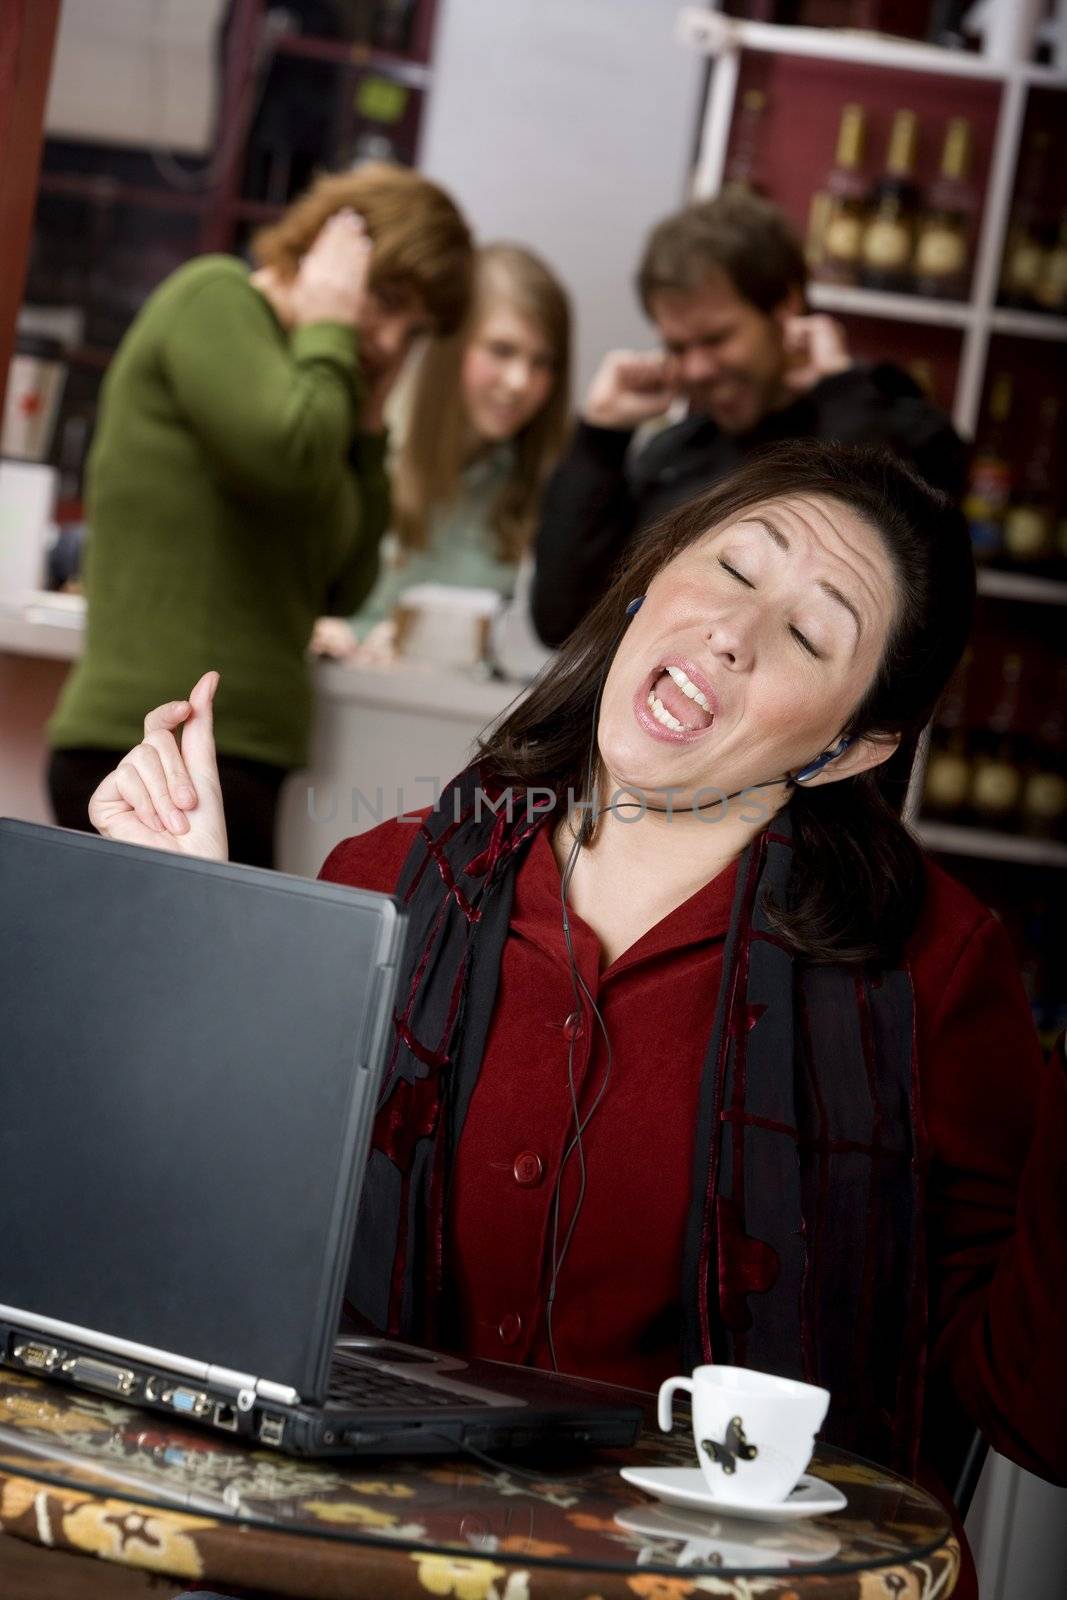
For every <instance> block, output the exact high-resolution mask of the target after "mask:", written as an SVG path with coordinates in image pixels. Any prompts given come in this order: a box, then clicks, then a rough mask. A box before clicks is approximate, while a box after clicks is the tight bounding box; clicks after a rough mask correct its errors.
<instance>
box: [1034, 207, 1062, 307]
mask: <svg viewBox="0 0 1067 1600" xmlns="http://www.w3.org/2000/svg"><path fill="white" fill-rule="evenodd" d="M1034 300H1035V302H1036V303H1037V305H1038V307H1039V308H1040V309H1041V310H1042V311H1051V312H1052V313H1053V314H1054V315H1056V316H1063V315H1064V314H1065V313H1067V216H1063V217H1061V218H1060V225H1059V228H1058V229H1057V231H1056V238H1055V240H1054V242H1053V244H1052V247H1051V249H1050V250H1049V251H1048V252H1047V253H1046V255H1045V256H1044V258H1043V260H1042V263H1041V270H1040V272H1039V273H1038V277H1037V282H1036V283H1035V285H1034Z"/></svg>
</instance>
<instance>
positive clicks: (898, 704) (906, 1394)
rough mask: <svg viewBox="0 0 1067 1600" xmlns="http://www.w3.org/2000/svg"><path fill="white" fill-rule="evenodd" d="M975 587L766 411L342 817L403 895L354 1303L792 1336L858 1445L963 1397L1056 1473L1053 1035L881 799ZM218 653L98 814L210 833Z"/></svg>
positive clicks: (188, 845)
mask: <svg viewBox="0 0 1067 1600" xmlns="http://www.w3.org/2000/svg"><path fill="white" fill-rule="evenodd" d="M973 594H974V574H973V567H972V564H971V558H970V553H969V546H968V542H967V536H966V530H965V528H964V526H963V524H962V522H961V520H960V519H959V518H958V516H957V514H956V513H955V512H954V511H952V510H950V508H949V507H948V506H947V504H946V502H944V500H943V499H942V498H941V497H940V496H939V495H938V494H937V493H936V492H935V491H932V490H930V489H929V488H928V487H927V486H926V485H924V484H923V483H921V482H920V481H919V480H918V479H917V478H916V477H914V476H913V475H912V474H911V473H910V472H909V471H908V470H907V469H906V468H903V467H901V466H900V465H898V464H896V463H894V462H893V461H892V460H890V458H888V457H887V456H884V455H880V454H875V453H870V452H855V451H845V450H841V449H835V448H833V447H826V446H816V445H807V446H804V447H802V448H801V447H790V448H786V449H784V450H781V451H778V452H776V453H775V454H774V455H773V456H770V457H765V458H763V459H761V460H759V461H756V462H753V463H751V464H750V465H748V466H746V467H745V468H744V469H742V471H741V472H740V473H738V474H737V475H735V476H734V477H733V478H732V479H731V480H729V481H728V482H727V483H725V484H722V485H720V486H718V487H717V488H715V489H714V490H713V491H712V492H711V493H709V494H708V495H706V496H705V497H703V498H702V499H700V500H698V501H695V502H693V503H692V504H691V505H690V506H688V507H687V508H684V509H683V510H682V511H681V512H678V513H675V514H672V515H671V516H669V517H668V518H667V519H665V520H664V521H663V522H661V523H660V524H659V525H658V526H657V527H656V528H654V529H652V530H651V531H650V532H649V533H648V534H647V535H646V536H645V537H644V539H643V540H642V541H641V542H640V544H639V545H638V547H637V548H636V549H635V551H634V552H633V553H632V555H631V557H630V560H629V562H628V564H627V567H626V569H625V570H624V571H623V572H622V573H621V574H620V575H619V576H618V578H617V580H616V581H615V583H614V584H613V586H612V588H611V590H610V592H609V593H608V594H607V595H606V596H605V598H604V600H603V601H602V602H601V603H600V605H599V606H598V607H597V609H596V610H595V611H594V612H593V613H592V614H591V616H590V617H589V618H588V619H587V621H586V622H585V623H584V624H583V626H582V628H581V629H580V630H579V631H578V632H577V633H576V634H575V635H574V636H573V637H572V639H571V640H569V641H568V643H567V645H566V647H565V648H564V650H563V651H562V652H561V653H560V655H559V657H558V658H557V659H556V660H555V661H554V662H553V663H552V665H551V666H550V667H549V668H548V669H547V670H546V672H545V673H544V674H543V675H542V677H541V678H540V679H539V680H538V682H537V683H536V684H535V685H534V687H533V689H532V691H531V692H530V694H529V695H528V696H527V697H526V699H525V700H523V701H522V702H521V703H519V704H518V705H517V706H516V708H515V709H514V710H513V711H512V712H511V714H510V715H509V716H508V717H507V718H506V719H505V720H504V722H503V723H502V725H501V726H500V727H499V728H498V729H497V730H496V731H495V732H494V733H492V734H491V735H490V736H489V737H488V738H487V739H486V740H485V741H484V743H483V746H482V750H481V755H480V760H479V762H478V763H477V764H476V765H475V766H473V767H472V768H470V769H469V770H468V771H467V772H465V773H464V774H462V775H461V776H460V778H458V779H457V780H456V781H455V782H454V783H453V784H452V785H450V786H449V788H447V789H446V790H445V792H444V794H443V795H442V797H441V800H440V802H439V803H438V805H437V806H436V807H435V808H433V809H432V810H430V811H428V812H427V813H425V814H423V816H422V817H421V818H420V819H417V820H416V821H414V822H413V821H411V820H407V821H400V820H398V821H396V822H392V823H387V824H384V825H383V826H382V827H379V828H376V829H374V830H373V831H372V832H370V833H368V834H365V835H362V836H361V837H359V838H356V839H351V840H347V841H345V842H344V843H342V844H341V845H339V846H338V847H337V849H336V850H335V851H334V852H333V853H332V855H331V856H330V858H329V860H328V861H327V863H326V865H325V867H324V869H323V873H324V876H326V877H329V878H332V879H334V880H335V881H339V882H346V883H353V884H358V885H362V886H364V887H370V888H376V889H384V890H387V891H395V892H396V893H397V894H398V895H399V897H400V899H401V901H402V902H403V904H404V905H405V908H406V910H407V915H408V930H407V936H406V944H405V953H404V958H403V962H402V971H401V981H400V989H399V998H398V1006H397V1012H396V1019H395V1040H394V1048H393V1051H392V1056H391V1059H390V1062H389V1064H388V1067H387V1071H386V1077H385V1080H384V1084H383V1090H382V1099H381V1108H380V1112H379V1115H378V1119H377V1123H376V1130H375V1137H374V1149H373V1151H372V1155H371V1160H370V1164H369V1168H368V1175H367V1182H366V1187H365V1193H364V1208H363V1213H362V1219H361V1226H360V1231H359V1234H358V1236H357V1244H356V1249H355V1250H354V1253H353V1264H352V1271H351V1276H350V1281H349V1299H350V1301H351V1303H352V1305H353V1306H354V1307H355V1308H356V1309H358V1310H359V1311H360V1312H362V1313H363V1314H364V1315H365V1316H368V1317H369V1318H370V1319H371V1320H372V1321H374V1322H375V1323H376V1324H378V1325H379V1326H382V1327H388V1328H389V1329H390V1330H391V1331H393V1332H399V1333H406V1334H409V1335H411V1336H418V1337H419V1338H421V1339H423V1340H430V1341H433V1340H437V1341H438V1342H445V1343H452V1344H455V1345H458V1346H461V1347H462V1348H463V1349H465V1350H467V1351H468V1352H470V1353H472V1354H478V1355H495V1356H497V1357H502V1358H505V1359H510V1360H515V1361H524V1362H530V1363H534V1364H537V1365H542V1366H558V1368H559V1369H560V1370H563V1371H568V1372H577V1373H582V1374H585V1375H587V1376H591V1377H598V1378H604V1379H611V1380H614V1381H618V1382H624V1383H633V1384H638V1385H640V1386H641V1387H644V1388H649V1389H650V1388H653V1387H654V1386H655V1385H656V1384H658V1383H659V1382H660V1380H661V1379H662V1378H664V1377H665V1376H667V1375H668V1374H669V1373H672V1372H675V1371H678V1370H680V1369H682V1368H688V1367H690V1366H692V1365H693V1364H694V1363H696V1362H698V1361H700V1360H715V1361H733V1362H737V1363H741V1364H748V1365H751V1366H753V1367H758V1368H762V1369H765V1370H769V1371H775V1372H781V1373H784V1374H787V1375H793V1376H797V1377H804V1378H808V1379H810V1380H812V1381H815V1382H818V1383H821V1384H824V1385H825V1386H826V1387H827V1388H828V1389H829V1390H830V1391H831V1394H832V1403H831V1409H830V1413H829V1416H828V1420H827V1425H826V1428H825V1429H824V1435H825V1436H827V1437H829V1438H830V1439H832V1440H834V1441H835V1442H838V1443H841V1444H843V1445H846V1446H848V1447H851V1448H853V1449H856V1450H859V1451H860V1452H861V1453H863V1454H866V1455H869V1456H872V1457H874V1458H876V1459H878V1460H880V1461H884V1462H887V1463H890V1464H893V1465H896V1466H898V1467H900V1468H902V1469H904V1470H907V1471H910V1472H914V1471H916V1470H917V1468H918V1465H919V1461H920V1457H923V1458H924V1461H925V1463H926V1464H927V1465H930V1464H933V1465H934V1466H937V1465H940V1466H941V1467H942V1470H943V1472H949V1471H951V1470H952V1468H953V1466H954V1464H955V1462H956V1460H957V1459H958V1447H959V1445H960V1441H961V1440H962V1439H963V1438H965V1437H966V1435H967V1433H968V1432H969V1431H970V1430H973V1428H974V1427H975V1426H976V1425H977V1426H979V1427H980V1428H981V1429H982V1431H983V1432H984V1433H985V1434H986V1436H987V1437H988V1438H989V1439H990V1440H991V1441H992V1442H993V1443H994V1444H995V1445H996V1447H997V1448H998V1449H1000V1450H1002V1451H1003V1452H1004V1453H1005V1454H1007V1455H1009V1456H1011V1457H1013V1458H1014V1459H1016V1460H1018V1461H1020V1462H1022V1464H1023V1465H1025V1466H1027V1467H1029V1468H1031V1469H1032V1470H1035V1471H1037V1472H1039V1473H1042V1474H1044V1475H1045V1476H1048V1477H1052V1478H1055V1479H1059V1480H1062V1479H1063V1478H1064V1477H1065V1476H1067V1427H1065V1426H1064V1398H1063V1397H1064V1384H1063V1381H1062V1377H1061V1373H1060V1366H1061V1360H1060V1357H1061V1352H1062V1349H1063V1348H1064V1347H1065V1345H1067V1327H1065V1321H1067V1317H1065V1306H1064V1296H1063V1293H1062V1283H1063V1281H1064V1256H1065V1253H1067V1195H1065V1184H1064V1181H1063V1177H1062V1150H1063V1148H1064V1139H1065V1135H1067V1092H1065V1084H1064V1074H1063V1062H1062V1059H1061V1058H1060V1056H1059V1053H1058V1052H1057V1054H1056V1056H1055V1057H1054V1059H1053V1061H1052V1062H1050V1063H1049V1064H1048V1065H1047V1066H1046V1065H1045V1064H1044V1063H1043V1062H1042V1060H1041V1056H1040V1052H1039V1050H1038V1046H1037V1042H1036V1038H1035V1036H1034V1032H1033V1028H1032V1025H1031V1022H1030V1018H1029V1013H1028V1009H1027V1006H1026V1002H1025V998H1024V996H1023V993H1022V989H1021V985H1020V983H1019V980H1018V977H1017V974H1016V972H1015V970H1014V964H1013V961H1012V957H1011V953H1010V950H1009V946H1008V944H1007V940H1006V938H1005V937H1004V935H1003V933H1002V932H1001V930H1000V927H999V925H998V924H997V922H996V921H995V920H994V918H993V917H992V916H991V915H990V914H989V913H988V912H987V911H985V910H984V909H983V908H982V907H981V906H980V905H979V904H978V903H977V902H976V901H975V900H974V899H973V898H972V897H971V896H970V895H969V894H968V893H967V892H966V891H965V890H963V889H962V888H960V887H959V886H958V885H957V884H955V883H954V882H953V881H952V880H951V879H950V878H948V877H947V876H946V875H945V874H943V873H942V872H941V871H940V870H939V869H937V868H936V867H934V866H932V865H931V864H930V863H929V862H927V861H926V860H925V858H924V857H923V855H922V852H921V851H920V849H919V847H918V846H917V844H916V843H915V841H914V840H913V838H912V837H911V835H910V834H909V833H908V832H907V831H906V829H905V828H904V827H903V825H902V824H901V822H900V820H899V818H900V811H901V807H902V804H903V799H904V794H905V791H906V786H907V780H908V776H909V773H910V770H911V765H912V760H913V756H914V752H915V745H916V741H917V738H918V735H919V733H920V731H921V729H922V728H923V727H924V726H925V724H926V723H927V722H928V720H929V718H930V716H931V715H932V713H933V710H934V708H935V705H936V703H937V700H938V697H939V696H940V694H941V692H942V690H943V688H944V686H945V684H946V682H947V680H948V678H949V676H950V675H951V672H952V670H953V668H954V666H955V664H956V662H957V660H958V659H959V656H960V654H961V652H962V649H963V646H964V642H965V639H966V636H967V632H968V628H969V624H970V616H971V609H972V605H973ZM216 684H217V678H216V677H215V676H214V675H212V674H208V675H207V676H206V677H205V678H204V679H201V681H200V682H199V683H198V684H197V686H196V688H195V689H194V690H193V692H192V695H191V697H190V701H189V702H183V703H181V704H177V705H169V706H163V707H159V708H158V709H157V710H155V711H153V712H151V713H150V714H149V716H148V718H147V719H146V734H145V741H144V743H143V744H141V745H140V746H138V747H137V749H136V750H134V751H132V752H131V753H130V756H129V757H128V758H127V760H126V761H125V762H124V763H123V764H122V766H120V767H119V768H118V770H117V771H116V772H115V773H114V774H112V775H111V776H110V777H109V778H108V779H107V780H105V782H104V784H102V785H101V787H100V789H99V790H98V791H97V794H96V795H95V797H94V800H93V804H92V809H91V813H90V814H91V816H92V819H93V821H94V823H95V825H96V826H97V827H98V828H99V829H100V831H101V832H103V833H107V834H110V835H111V836H112V837H115V838H119V839H126V840H137V841H139V842H142V843H151V844H154V845H156V846H162V847H170V848H174V849H179V850H186V851H191V852H193V853H196V854H202V855H214V856H219V857H222V856H224V855H225V835H224V829H223V823H222V817H221V811H220V808H219V805H218V799H217V782H216V779H215V775H214V768H213V751H212V742H211V701H212V698H213V696H214V691H215V687H216ZM182 724H184V725H185V731H184V735H183V743H182V748H181V750H180V751H179V747H178V744H177V741H176V739H175V737H174V734H175V730H177V729H178V727H179V726H181V725H182ZM183 790H185V791H186V793H185V794H183V792H182V791H183Z"/></svg>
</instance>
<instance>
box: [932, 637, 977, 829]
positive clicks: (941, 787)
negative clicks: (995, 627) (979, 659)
mask: <svg viewBox="0 0 1067 1600" xmlns="http://www.w3.org/2000/svg"><path fill="white" fill-rule="evenodd" d="M973 659H974V657H973V652H972V651H971V650H970V649H968V650H967V651H966V652H965V653H964V656H963V659H962V661H961V662H960V664H959V666H958V667H957V669H956V671H955V673H954V674H953V677H952V681H951V682H950V684H949V686H948V688H947V690H946V691H945V697H944V700H943V701H942V704H941V707H940V710H939V713H938V718H937V722H936V724H935V726H934V728H933V730H932V732H931V735H930V751H929V754H928V756H927V759H926V777H925V782H924V785H923V800H922V812H923V815H924V816H927V817H933V818H935V819H937V820H939V821H945V822H960V821H962V820H963V814H964V808H965V807H966V804H967V798H968V795H969V794H970V789H971V778H972V775H973V763H972V760H971V753H970V750H969V748H968V740H967V727H966V721H967V689H968V683H969V678H970V670H971V664H972V661H973Z"/></svg>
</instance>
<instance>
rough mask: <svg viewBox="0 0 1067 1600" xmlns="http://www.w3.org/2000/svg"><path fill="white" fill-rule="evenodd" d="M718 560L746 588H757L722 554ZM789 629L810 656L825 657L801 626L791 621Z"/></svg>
mask: <svg viewBox="0 0 1067 1600" xmlns="http://www.w3.org/2000/svg"><path fill="white" fill-rule="evenodd" d="M718 561H719V566H720V567H721V568H722V570H723V571H724V572H728V573H729V574H730V576H731V578H736V579H737V581H738V583H743V584H744V586H745V588H746V589H755V587H756V585H755V584H754V583H753V582H752V581H751V579H749V578H746V577H745V575H744V573H742V572H738V570H737V568H736V567H731V565H730V563H729V562H728V561H724V560H723V558H722V556H719V558H718ZM789 631H790V633H791V634H792V635H793V638H794V639H795V640H796V641H797V644H799V646H800V648H801V649H802V650H806V651H807V653H808V655H809V656H813V657H814V659H815V660H816V661H821V660H822V659H823V657H822V654H821V653H820V651H818V650H816V648H815V646H814V645H813V644H812V642H811V640H810V639H808V638H807V637H806V636H805V635H804V634H802V633H801V631H800V629H799V628H795V627H794V626H793V625H792V623H790V625H789Z"/></svg>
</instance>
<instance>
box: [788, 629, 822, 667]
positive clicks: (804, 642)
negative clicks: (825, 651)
mask: <svg viewBox="0 0 1067 1600" xmlns="http://www.w3.org/2000/svg"><path fill="white" fill-rule="evenodd" d="M789 631H790V633H791V634H792V635H793V638H794V639H795V640H796V641H797V643H798V644H799V645H800V647H801V649H802V650H806V651H807V652H808V655H809V656H814V657H815V659H816V661H821V660H822V656H821V655H820V653H819V651H818V650H816V648H815V646H814V645H813V644H812V642H811V640H810V639H806V638H805V637H804V635H803V634H802V633H801V631H800V629H799V628H794V627H793V625H792V623H790V625H789Z"/></svg>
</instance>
